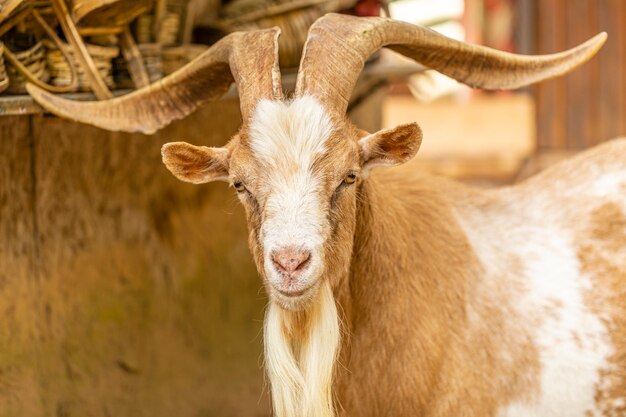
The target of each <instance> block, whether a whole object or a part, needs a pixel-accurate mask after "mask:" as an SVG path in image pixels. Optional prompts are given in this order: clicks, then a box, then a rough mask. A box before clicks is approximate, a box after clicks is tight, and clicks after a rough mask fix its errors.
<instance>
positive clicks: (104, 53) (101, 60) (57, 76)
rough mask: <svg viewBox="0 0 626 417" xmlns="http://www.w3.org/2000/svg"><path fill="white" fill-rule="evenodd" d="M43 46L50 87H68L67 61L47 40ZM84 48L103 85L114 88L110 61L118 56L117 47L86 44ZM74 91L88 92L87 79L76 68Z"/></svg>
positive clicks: (69, 79)
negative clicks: (50, 77) (76, 76)
mask: <svg viewBox="0 0 626 417" xmlns="http://www.w3.org/2000/svg"><path fill="white" fill-rule="evenodd" d="M44 44H45V46H46V48H47V53H46V62H47V64H48V68H49V71H50V75H51V76H52V81H51V83H52V85H55V86H66V85H69V83H70V82H71V71H70V67H69V65H68V63H67V61H66V60H65V59H64V58H63V55H62V54H61V51H60V50H59V48H58V47H57V46H56V45H55V44H54V43H52V42H50V41H48V40H45V41H44ZM86 46H87V51H88V52H89V55H90V56H91V58H92V59H93V62H94V64H95V66H96V69H97V70H98V73H99V74H100V76H101V77H102V79H103V80H104V82H105V84H106V85H107V87H109V88H114V87H115V83H114V82H113V71H112V68H113V64H112V61H113V58H115V57H116V56H118V55H119V52H120V50H119V48H118V47H117V46H100V45H92V44H86ZM70 54H71V57H72V59H73V60H74V61H76V56H75V55H74V51H71V52H70ZM75 90H77V91H89V90H90V84H89V80H88V79H87V77H86V75H85V72H84V71H83V70H82V68H80V67H79V68H78V85H77V86H76V88H75Z"/></svg>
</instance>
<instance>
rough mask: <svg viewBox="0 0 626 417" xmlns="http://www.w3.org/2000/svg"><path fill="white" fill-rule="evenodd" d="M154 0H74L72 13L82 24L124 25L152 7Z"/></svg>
mask: <svg viewBox="0 0 626 417" xmlns="http://www.w3.org/2000/svg"><path fill="white" fill-rule="evenodd" d="M152 3H153V0H74V1H73V2H72V15H73V17H74V20H75V21H76V22H77V23H80V25H81V26H124V25H126V24H128V22H130V21H132V20H134V19H135V18H136V17H137V16H139V15H141V14H143V13H145V12H146V11H148V10H149V9H150V7H152Z"/></svg>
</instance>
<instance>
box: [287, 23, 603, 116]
mask: <svg viewBox="0 0 626 417" xmlns="http://www.w3.org/2000/svg"><path fill="white" fill-rule="evenodd" d="M605 40H606V33H600V34H598V35H596V36H595V37H594V38H591V39H589V40H588V41H587V42H585V43H583V44H581V45H579V46H577V47H575V48H572V49H570V50H567V51H564V52H560V53H556V54H551V55H534V56H533V55H517V54H512V53H507V52H501V51H497V50H495V49H491V48H487V47H484V46H477V45H471V44H467V43H465V42H460V41H456V40H453V39H450V38H447V37H445V36H443V35H441V34H439V33H437V32H434V31H432V30H430V29H427V28H424V27H420V26H415V25H411V24H408V23H404V22H399V21H395V20H391V19H387V18H381V17H372V18H359V17H353V16H346V15H338V14H328V15H326V16H324V17H322V18H320V19H318V20H317V21H316V22H315V23H314V24H313V26H311V29H310V30H309V35H308V38H307V41H306V44H305V46H304V52H303V55H302V60H301V62H300V70H299V71H298V78H297V82H296V95H304V94H310V95H312V96H314V97H317V98H318V99H319V100H320V101H322V102H323V103H324V104H325V105H326V106H327V107H329V110H334V111H336V112H337V113H338V114H339V115H340V116H343V114H345V111H346V109H347V107H348V101H349V99H350V95H351V94H352V89H353V88H354V84H355V83H356V80H357V78H358V76H359V73H360V72H361V70H362V69H363V65H364V63H365V60H366V59H367V58H368V57H369V56H370V55H371V54H372V53H374V52H375V51H377V50H378V49H380V48H382V47H388V48H390V49H392V50H394V51H396V52H399V53H400V54H402V55H405V56H406V57H408V58H411V59H413V60H415V61H417V62H419V63H420V64H423V65H425V66H427V67H429V68H432V69H434V70H437V71H439V72H441V73H443V74H445V75H447V76H449V77H451V78H454V79H455V80H457V81H460V82H462V83H464V84H467V85H469V86H472V87H480V88H485V89H491V90H496V89H515V88H519V87H523V86H526V85H529V84H532V83H535V82H538V81H542V80H545V79H548V78H552V77H556V76H558V75H561V74H564V73H566V72H568V71H570V70H572V69H574V68H576V67H577V66H578V65H580V64H582V63H584V62H585V61H587V60H588V59H589V58H591V57H592V56H593V55H594V54H595V53H596V52H597V51H598V49H600V47H601V46H602V44H603V43H604V42H605Z"/></svg>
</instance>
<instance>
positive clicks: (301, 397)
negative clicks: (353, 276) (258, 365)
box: [264, 282, 341, 417]
mask: <svg viewBox="0 0 626 417" xmlns="http://www.w3.org/2000/svg"><path fill="white" fill-rule="evenodd" d="M264 334H265V366H266V371H267V375H268V378H269V381H270V385H271V393H272V404H273V407H274V415H275V416H276V417H294V416H298V417H333V416H334V415H335V411H334V407H333V398H332V391H331V390H332V379H333V371H334V366H335V361H336V360H337V353H338V350H339V343H340V338H341V336H340V328H339V317H338V315H337V307H336V305H335V300H334V298H333V292H332V290H331V288H330V284H329V283H328V282H324V283H323V284H322V285H321V288H320V291H319V292H318V294H317V296H316V299H315V301H314V302H313V303H312V305H310V306H309V308H307V309H306V311H302V312H292V311H287V310H284V309H282V308H281V307H280V306H278V305H276V304H275V303H274V302H270V305H269V307H268V309H267V313H266V316H265V329H264Z"/></svg>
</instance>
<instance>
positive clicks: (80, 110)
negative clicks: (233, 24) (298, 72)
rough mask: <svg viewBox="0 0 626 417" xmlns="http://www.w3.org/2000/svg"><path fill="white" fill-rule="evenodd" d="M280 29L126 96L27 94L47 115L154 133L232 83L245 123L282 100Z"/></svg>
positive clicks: (244, 35)
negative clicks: (262, 106)
mask: <svg viewBox="0 0 626 417" xmlns="http://www.w3.org/2000/svg"><path fill="white" fill-rule="evenodd" d="M279 34H280V30H279V29H278V28H272V29H266V30H260V31H253V32H235V33H232V34H230V35H228V36H226V37H224V38H223V39H221V40H220V41H218V42H217V43H216V44H214V45H213V46H212V47H211V48H209V49H208V50H207V51H205V52H204V53H203V54H202V55H200V56H199V57H197V58H196V59H194V60H193V61H191V62H190V63H188V64H187V65H185V66H184V67H183V68H181V69H179V70H177V71H176V72H174V73H172V74H170V75H169V76H167V77H165V78H163V79H162V80H160V81H157V82H156V83H154V84H151V85H149V86H146V87H144V88H142V89H139V90H137V91H135V92H132V93H130V94H128V95H125V96H122V97H118V98H114V99H110V100H104V101H90V102H80V101H74V100H67V99H64V98H61V97H59V96H55V95H52V94H50V93H48V92H46V91H44V90H42V89H41V88H39V87H37V86H35V85H32V84H29V85H27V90H28V92H29V93H30V95H31V96H33V98H34V99H35V100H36V101H37V102H38V103H39V104H40V105H42V106H43V107H44V108H45V109H46V110H48V111H50V112H52V113H54V114H56V115H58V116H61V117H65V118H68V119H72V120H75V121H79V122H82V123H87V124H92V125H94V126H97V127H100V128H102V129H106V130H112V131H125V132H143V133H154V132H155V131H157V130H158V129H160V128H162V127H164V126H166V125H168V124H169V123H171V122H172V121H174V120H177V119H182V118H183V117H185V116H187V115H188V114H189V113H191V112H192V111H194V110H195V109H197V108H198V107H199V106H200V105H201V104H203V103H205V102H206V101H209V100H217V99H218V98H220V97H221V96H222V95H224V93H226V92H227V91H228V89H229V87H230V85H231V84H232V83H233V82H236V83H237V87H238V89H239V100H240V105H241V114H242V116H243V119H244V121H246V120H247V119H248V118H249V117H250V115H251V114H252V111H253V110H254V107H255V105H256V103H257V102H258V101H259V100H260V99H263V98H268V99H280V98H282V94H283V93H282V87H281V82H280V69H279V68H278V36H279Z"/></svg>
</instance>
